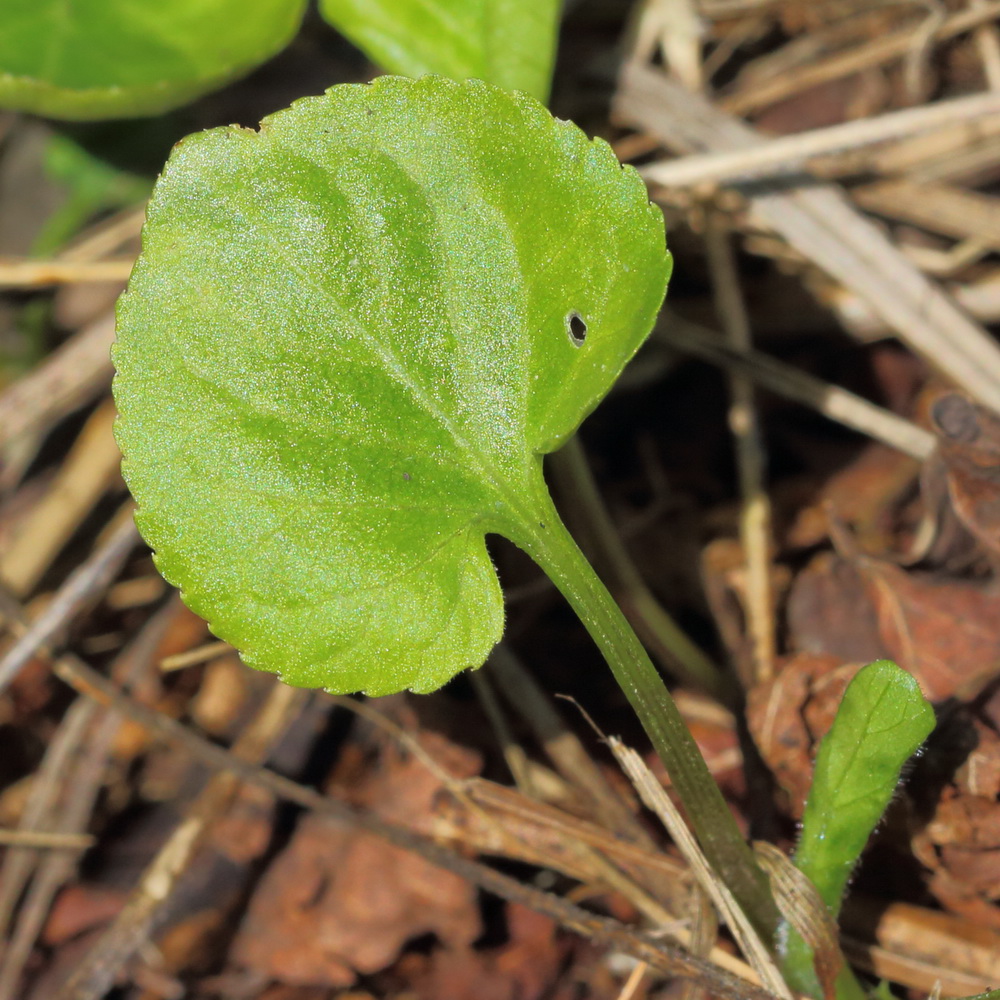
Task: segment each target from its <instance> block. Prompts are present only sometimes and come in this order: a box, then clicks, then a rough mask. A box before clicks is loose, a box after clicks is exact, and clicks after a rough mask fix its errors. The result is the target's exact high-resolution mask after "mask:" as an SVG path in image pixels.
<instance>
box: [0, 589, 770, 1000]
mask: <svg viewBox="0 0 1000 1000" xmlns="http://www.w3.org/2000/svg"><path fill="white" fill-rule="evenodd" d="M14 608H16V605H14V604H13V603H12V602H11V601H10V600H9V599H5V600H2V601H0V610H2V611H3V612H4V613H5V614H7V615H8V617H10V616H12V611H13V609H14ZM53 669H54V671H55V673H56V675H57V676H58V677H60V678H61V679H62V680H63V681H65V682H66V683H67V684H69V685H70V686H71V687H72V688H73V689H74V690H76V691H77V692H79V693H80V694H84V695H86V696H88V697H90V698H93V699H95V700H96V701H97V702H98V703H100V704H103V705H106V706H109V707H112V708H114V709H115V710H116V711H117V712H119V713H121V714H123V715H124V716H125V717H126V718H128V719H129V720H130V721H131V722H133V723H135V724H137V725H141V726H144V727H145V728H147V729H149V730H151V731H153V732H155V733H156V734H157V735H159V736H161V737H163V738H164V739H166V740H168V741H170V742H171V743H174V744H176V745H179V746H181V747H182V748H184V749H185V750H186V751H187V752H189V753H191V754H192V755H193V756H194V757H195V758H196V759H197V760H200V761H202V762H203V763H205V764H206V765H208V766H209V767H210V768H212V769H213V770H222V771H226V772H228V773H231V774H232V775H234V776H236V777H238V778H239V779H240V780H242V781H246V782H248V783H249V784H253V785H255V786H257V787H259V788H264V789H266V790H268V791H270V792H272V793H273V794H274V795H277V796H279V797H281V798H283V799H285V800H287V801H289V802H294V803H296V804H298V805H300V806H302V807H303V808H305V809H308V810H311V811H314V812H316V813H317V814H319V815H323V816H327V817H329V818H330V819H331V820H332V821H334V822H340V823H345V824H348V825H350V826H356V827H358V828H360V829H364V830H367V831H369V832H371V833H373V834H375V835H376V836H378V837H381V838H383V839H384V840H386V841H388V842H389V843H391V844H394V845H395V846H397V847H401V848H403V849H404V850H411V851H414V852H415V853H417V854H419V855H420V856H421V857H423V858H424V859H425V860H427V861H430V862H431V863H432V864H436V865H438V866H440V867H442V868H445V869H447V870H449V871H452V872H454V873H455V874H457V875H460V876H462V877H463V878H467V879H469V881H471V882H472V883H473V884H475V885H478V886H480V887H481V888H483V889H485V890H487V891H489V892H492V893H494V894H496V895H498V896H500V897H501V898H503V899H506V900H509V901H512V902H517V903H521V904H523V905H524V906H528V907H530V908H532V909H535V910H537V911H538V912H539V913H543V914H546V915H547V916H550V917H551V918H552V919H553V920H556V921H557V922H559V923H560V924H562V925H563V926H564V927H566V928H567V929H570V930H573V931H576V932H577V933H579V934H581V935H583V936H584V937H587V938H589V939H590V940H592V941H594V942H595V943H597V944H599V945H602V946H604V947H607V948H611V949H614V950H617V951H623V952H625V953H626V954H629V955H632V956H633V957H635V958H637V959H639V960H641V961H646V962H648V963H649V965H650V967H651V968H653V969H655V970H656V971H657V972H660V973H663V974H666V975H672V976H683V977H687V978H690V979H693V980H694V981H696V982H699V983H702V984H703V985H704V986H705V987H706V988H708V989H710V990H712V991H714V992H715V993H716V994H717V995H720V996H725V997H731V998H733V1000H775V997H774V994H772V993H769V992H768V991H767V990H764V989H761V988H760V987H759V986H757V985H756V984H755V983H754V982H752V981H749V980H747V979H742V978H740V977H738V976H735V975H733V974H732V973H730V972H728V971H726V970H725V969H723V968H721V967H719V966H716V965H714V964H712V963H711V962H708V961H705V960H702V959H699V958H697V957H695V956H693V955H691V954H690V953H689V952H687V951H686V950H684V949H683V948H679V947H676V946H674V945H671V944H668V943H666V942H663V941H659V940H656V939H655V938H653V937H651V936H649V935H647V934H645V933H643V932H639V931H635V930H633V929H631V928H629V927H626V926H625V925H624V924H621V923H619V922H618V921H615V920H610V919H607V918H604V917H600V916H596V915H595V914H593V913H590V912H588V911H587V910H584V909H582V908H581V907H579V906H576V905H575V904H573V903H571V902H569V901H568V900H565V899H563V898H562V897H559V896H555V895H552V894H551V893H547V892H543V891H541V890H538V889H535V888H532V887H531V886H527V885H523V884H522V883H520V882H518V881H517V880H516V879H512V878H509V877H508V876H506V875H503V874H502V873H500V872H498V871H496V870H495V869H492V868H489V867H488V866H486V865H482V864H480V863H478V862H476V861H472V860H470V859H468V858H466V857H464V856H462V855H460V854H457V853H455V852H453V851H450V850H447V849H446V848H442V847H440V846H439V845H438V844H436V843H434V842H433V841H430V840H428V839H427V838H425V837H423V836H421V835H419V834H416V833H413V832H412V831H410V830H407V829H405V828H403V827H399V826H395V825H394V824H391V823H387V822H385V821H383V820H381V819H379V818H378V817H376V816H373V815H370V814H368V813H363V812H359V811H357V810H355V809H354V808H352V807H351V806H348V805H347V804H346V803H344V802H341V801H340V800H338V799H334V798H331V797H328V796H325V795H322V794H321V793H319V792H316V791H314V790H313V789H311V788H307V787H305V786H304V785H300V784H298V783H297V782H294V781H291V780H290V779H288V778H285V777H283V776H282V775H279V774H276V773H275V772H273V771H269V770H268V769H266V768H264V767H260V766H258V765H254V764H252V763H250V762H248V761H246V760H242V759H240V758H238V757H236V756H235V755H234V754H233V753H231V752H230V751H228V750H226V749H224V748H223V747H219V746H216V745H215V744H214V743H211V742H209V741H208V740H206V739H204V738H203V737H201V736H199V735H198V734H197V733H195V732H193V731H192V730H190V729H188V728H187V727H185V726H183V725H182V724H181V723H179V722H177V721H176V720H174V719H171V718H169V717H168V716H165V715H163V714H162V713H160V712H157V711H155V710H153V709H150V708H147V707H146V706H145V705H141V704H139V703H138V702H136V701H134V700H133V699H131V698H129V697H128V696H126V695H124V694H123V693H122V692H121V691H120V690H119V689H118V687H117V686H116V685H115V684H114V683H113V682H111V681H109V680H107V679H106V678H105V677H102V676H101V675H100V674H98V673H97V672H96V671H94V670H92V669H91V668H90V667H88V666H87V665H86V664H85V663H84V662H83V661H82V660H80V659H79V658H77V657H75V656H71V655H65V656H62V657H60V658H59V659H58V660H56V661H54V663H53ZM74 1000H75V998H74Z"/></svg>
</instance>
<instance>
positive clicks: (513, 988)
mask: <svg viewBox="0 0 1000 1000" xmlns="http://www.w3.org/2000/svg"><path fill="white" fill-rule="evenodd" d="M557 930H558V928H557V926H556V925H555V924H554V923H553V922H552V920H550V919H549V918H548V917H545V916H542V915H541V914H539V913H535V912H534V911H533V910H529V909H528V908H527V907H524V906H520V905H518V904H516V903H512V904H511V905H510V906H508V908H507V933H508V940H507V941H506V942H505V943H504V944H503V945H501V946H499V947H497V948H488V949H482V950H476V949H472V948H459V949H440V950H438V951H437V952H435V953H434V954H433V955H431V956H430V957H429V958H428V960H427V962H426V963H422V966H423V967H422V968H419V969H416V970H414V974H413V976H412V979H411V980H410V984H409V989H408V990H407V992H410V993H412V996H413V997H414V998H415V1000H541V998H542V997H549V996H552V995H553V987H554V985H555V984H556V981H557V980H558V978H559V973H560V970H561V967H562V965H563V962H564V961H565V958H566V956H567V954H568V952H569V950H570V947H571V944H570V942H569V940H568V939H567V938H565V937H564V938H562V939H560V937H559V936H558V934H557Z"/></svg>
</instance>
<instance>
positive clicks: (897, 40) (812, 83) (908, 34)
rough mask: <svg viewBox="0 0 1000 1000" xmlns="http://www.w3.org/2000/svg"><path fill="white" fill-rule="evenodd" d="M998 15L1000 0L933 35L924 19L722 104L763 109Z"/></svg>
mask: <svg viewBox="0 0 1000 1000" xmlns="http://www.w3.org/2000/svg"><path fill="white" fill-rule="evenodd" d="M998 17H1000V2H992V3H984V4H982V5H981V6H977V7H971V8H969V9H967V10H963V11H959V12H958V13H955V14H952V15H951V16H950V17H946V18H944V19H943V20H942V21H940V23H938V24H937V26H936V27H934V28H933V30H932V31H931V32H930V34H929V36H928V31H927V26H926V24H925V23H924V22H921V23H919V24H917V25H916V26H915V27H909V28H905V29H903V30H901V31H895V32H892V33H891V34H888V35H884V36H883V37H881V38H876V39H873V40H872V41H871V42H870V43H869V44H867V45H862V46H859V47H858V48H855V49H851V50H849V51H847V52H838V53H836V54H835V55H832V56H828V57H827V58H826V59H820V60H818V61H816V62H814V63H813V64H812V65H811V66H803V67H798V68H797V69H796V72H794V73H788V74H783V75H781V76H777V77H775V78H772V79H769V80H767V81H765V82H763V83H759V84H751V85H749V86H748V87H746V88H745V89H741V90H738V91H737V92H736V93H734V94H730V95H728V96H727V97H723V98H721V99H720V100H719V107H720V108H722V109H724V110H725V111H728V112H730V113H732V114H734V115H746V114H749V113H750V112H753V111H759V110H760V109H761V108H764V107H767V105H769V104H774V103H775V102H776V101H780V100H783V99H784V98H786V97H789V96H791V95H792V94H796V93H800V92H801V91H803V90H808V89H809V88H810V87H816V86H818V85H819V84H821V83H829V82H830V81H831V80H839V79H842V78H843V77H845V76H850V75H851V74H852V73H857V72H859V71H860V70H864V69H868V68H869V67H872V66H879V65H882V64H884V63H887V62H891V61H893V60H895V59H900V58H903V57H905V56H908V55H909V54H910V53H912V52H913V51H914V50H915V49H918V48H920V47H921V46H923V45H925V44H927V43H928V42H943V41H947V40H948V39H950V38H955V37H956V36H958V35H962V34H965V33H966V32H967V31H971V30H972V29H973V28H977V27H979V25H982V24H987V23H989V22H990V21H994V20H996V19H997V18H998Z"/></svg>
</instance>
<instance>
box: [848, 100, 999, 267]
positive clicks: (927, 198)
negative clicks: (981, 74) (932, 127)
mask: <svg viewBox="0 0 1000 1000" xmlns="http://www.w3.org/2000/svg"><path fill="white" fill-rule="evenodd" d="M997 96H998V98H1000V94H998V95H997ZM851 197H852V198H853V199H854V201H855V202H856V203H857V204H858V205H860V206H861V207H862V208H864V209H867V210H868V211H870V212H875V213H876V214H878V215H882V216H885V217H886V218H889V219H894V220H897V221H900V222H910V223H913V224H914V225H917V226H920V227H921V228H922V229H926V230H928V231H929V232H932V233H939V234H941V235H943V236H952V237H955V238H957V239H960V240H964V239H974V240H975V241H976V242H977V244H978V245H980V246H982V247H984V248H985V249H988V250H993V251H997V250H1000V198H997V197H996V196H994V195H989V194H982V193H981V192H979V191H969V190H967V189H965V188H961V187H958V186H957V185H955V184H948V183H944V182H942V181H938V182H934V181H927V180H912V179H909V178H907V179H899V180H888V181H878V182H877V183H874V184H865V185H863V186H861V187H856V188H854V189H853V190H852V191H851Z"/></svg>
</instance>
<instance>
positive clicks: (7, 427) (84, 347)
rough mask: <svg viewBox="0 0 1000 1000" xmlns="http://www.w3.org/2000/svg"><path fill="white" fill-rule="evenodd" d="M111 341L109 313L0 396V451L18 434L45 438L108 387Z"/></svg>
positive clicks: (112, 320)
mask: <svg viewBox="0 0 1000 1000" xmlns="http://www.w3.org/2000/svg"><path fill="white" fill-rule="evenodd" d="M114 339H115V317H114V313H113V312H110V311H109V312H108V313H107V314H106V315H104V316H102V317H101V318H100V319H98V320H95V321H94V322H93V323H89V324H88V325H87V326H85V327H84V328H83V329H82V330H80V331H79V333H76V334H74V335H73V336H72V337H71V338H70V339H69V340H68V341H67V342H66V343H65V344H63V345H62V346H61V347H60V348H58V350H55V351H53V352H52V353H51V354H50V355H49V356H48V357H47V358H46V359H45V361H43V362H42V363H41V364H40V365H39V366H38V367H37V368H35V369H33V370H32V371H31V372H29V373H28V374H27V375H25V376H23V377H22V378H19V379H18V380H17V381H16V382H14V383H13V384H12V385H11V386H10V387H9V388H8V389H6V390H5V391H4V392H3V393H0V449H2V448H4V447H5V446H6V445H8V444H9V443H10V442H12V441H14V440H16V439H18V438H20V437H22V436H23V435H27V434H42V433H44V432H45V431H46V430H48V429H49V428H50V427H51V426H52V425H53V424H54V423H55V422H56V421H57V420H59V419H60V418H61V417H62V416H64V415H65V414H66V413H69V412H70V411H71V410H74V409H76V408H77V407H79V406H83V405H84V404H85V403H87V402H89V401H90V400H91V399H93V398H94V397H95V396H97V395H98V394H99V393H101V392H103V391H104V390H105V389H106V388H107V386H108V385H109V384H110V383H111V354H110V352H111V345H112V344H113V343H114Z"/></svg>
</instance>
